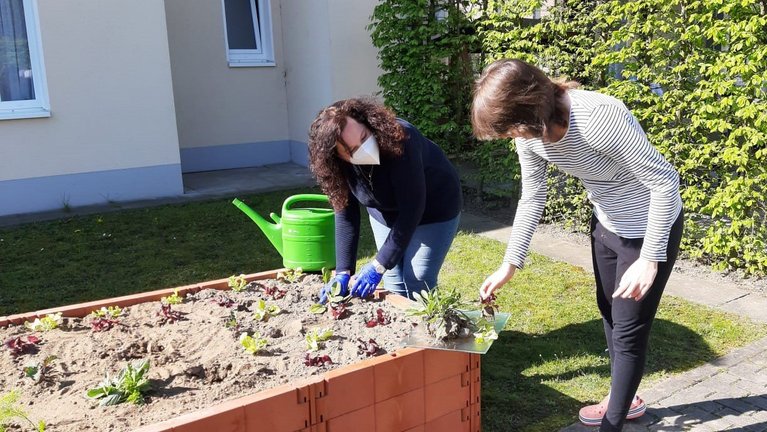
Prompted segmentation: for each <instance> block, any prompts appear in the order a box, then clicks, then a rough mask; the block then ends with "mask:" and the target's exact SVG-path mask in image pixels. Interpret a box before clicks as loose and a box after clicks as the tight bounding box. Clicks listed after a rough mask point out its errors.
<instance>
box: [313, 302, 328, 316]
mask: <svg viewBox="0 0 767 432" xmlns="http://www.w3.org/2000/svg"><path fill="white" fill-rule="evenodd" d="M327 311H328V307H327V306H325V305H324V304H322V303H315V304H313V305H311V306H309V312H311V313H313V314H315V315H322V314H324V313H325V312H327Z"/></svg>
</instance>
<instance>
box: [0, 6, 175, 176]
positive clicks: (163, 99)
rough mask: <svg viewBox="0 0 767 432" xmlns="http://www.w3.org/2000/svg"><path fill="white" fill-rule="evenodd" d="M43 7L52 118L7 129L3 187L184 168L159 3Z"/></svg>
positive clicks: (0, 125) (0, 168)
mask: <svg viewBox="0 0 767 432" xmlns="http://www.w3.org/2000/svg"><path fill="white" fill-rule="evenodd" d="M38 6H39V17H40V32H41V36H42V46H43V53H44V61H45V68H46V70H45V73H46V76H47V81H48V90H49V95H50V104H51V117H50V118H41V119H27V120H3V121H0V141H2V151H3V153H4V155H11V157H7V156H4V157H0V181H2V180H14V179H16V180H18V179H25V178H33V177H44V176H53V175H59V174H72V173H86V172H93V171H107V170H116V169H124V168H135V167H148V166H158V165H167V164H178V163H179V151H178V137H177V133H176V119H175V113H174V107H173V93H172V88H171V73H170V62H169V60H168V44H167V42H166V41H167V33H166V26H165V12H164V10H163V5H162V2H159V1H156V0H132V1H131V2H130V7H126V3H125V2H124V1H120V0H70V1H61V0H39V2H38Z"/></svg>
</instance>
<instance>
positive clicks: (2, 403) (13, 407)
mask: <svg viewBox="0 0 767 432" xmlns="http://www.w3.org/2000/svg"><path fill="white" fill-rule="evenodd" d="M18 400H19V393H18V392H17V391H16V390H11V391H10V392H8V393H3V394H2V395H0V432H5V431H6V430H8V429H7V426H10V425H11V421H13V420H14V419H19V420H22V421H23V422H24V423H28V424H29V425H30V426H32V428H33V430H36V431H38V432H44V431H45V422H44V421H42V420H40V421H39V422H37V423H35V422H33V421H32V420H31V419H30V418H29V415H28V414H27V412H26V411H24V410H23V409H22V408H21V407H19V406H18V405H17V404H16V403H17V402H18ZM13 430H16V429H13Z"/></svg>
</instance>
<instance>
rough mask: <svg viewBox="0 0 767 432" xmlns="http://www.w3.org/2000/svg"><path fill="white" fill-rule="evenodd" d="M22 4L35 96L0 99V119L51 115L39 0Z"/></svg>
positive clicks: (24, 0) (28, 0)
mask: <svg viewBox="0 0 767 432" xmlns="http://www.w3.org/2000/svg"><path fill="white" fill-rule="evenodd" d="M22 4H23V5H24V21H25V24H26V26H27V43H28V44H29V61H30V65H31V66H32V86H33V87H34V89H35V98H34V99H32V100H21V101H2V100H0V120H12V119H23V118H39V117H50V116H51V105H50V101H49V100H48V84H47V82H46V79H45V64H44V62H43V45H42V41H41V40H40V20H39V19H38V17H39V14H38V12H37V0H22Z"/></svg>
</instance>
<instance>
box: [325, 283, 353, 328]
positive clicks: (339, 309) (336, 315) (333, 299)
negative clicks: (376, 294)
mask: <svg viewBox="0 0 767 432" xmlns="http://www.w3.org/2000/svg"><path fill="white" fill-rule="evenodd" d="M341 291H342V288H341V284H340V283H336V284H333V286H332V287H330V295H329V296H328V304H329V309H330V316H331V317H332V318H333V319H334V320H339V319H341V318H343V317H345V316H346V312H347V309H348V305H349V300H350V299H351V298H352V296H351V294H349V295H346V296H344V295H341Z"/></svg>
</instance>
